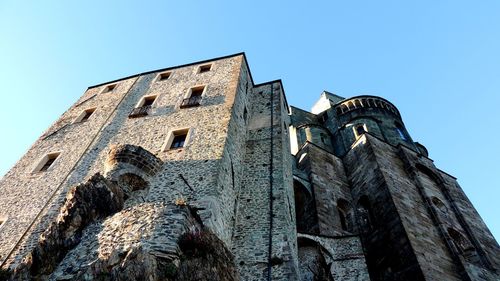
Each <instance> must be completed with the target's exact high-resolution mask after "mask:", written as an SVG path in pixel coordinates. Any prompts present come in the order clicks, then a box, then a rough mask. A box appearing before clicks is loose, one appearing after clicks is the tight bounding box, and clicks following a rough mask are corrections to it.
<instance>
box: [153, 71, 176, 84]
mask: <svg viewBox="0 0 500 281" xmlns="http://www.w3.org/2000/svg"><path fill="white" fill-rule="evenodd" d="M172 73H173V71H171V70H169V71H164V72H160V73H158V75H157V76H156V80H155V81H156V82H164V81H167V80H169V79H170V77H172ZM167 74H168V77H167V78H162V76H163V75H167Z"/></svg>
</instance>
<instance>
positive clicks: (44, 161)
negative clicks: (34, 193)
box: [32, 151, 62, 173]
mask: <svg viewBox="0 0 500 281" xmlns="http://www.w3.org/2000/svg"><path fill="white" fill-rule="evenodd" d="M61 154H62V151H54V152H50V153H46V154H45V155H43V156H42V157H41V158H40V159H39V160H38V162H37V164H36V166H35V167H34V168H33V171H32V173H43V172H48V171H49V170H50V169H51V168H52V167H54V165H55V164H56V162H57V159H59V156H61ZM54 156H55V157H54ZM51 157H54V158H51ZM51 159H54V161H53V162H52V163H51V164H50V165H49V166H48V167H47V169H44V170H42V169H43V167H45V165H46V164H47V162H49V161H50V160H51Z"/></svg>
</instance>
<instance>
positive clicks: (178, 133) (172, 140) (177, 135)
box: [163, 129, 189, 150]
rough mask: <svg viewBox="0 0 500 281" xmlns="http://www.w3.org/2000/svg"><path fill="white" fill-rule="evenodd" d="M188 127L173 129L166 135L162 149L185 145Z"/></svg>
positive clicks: (177, 147)
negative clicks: (165, 141) (166, 138)
mask: <svg viewBox="0 0 500 281" xmlns="http://www.w3.org/2000/svg"><path fill="white" fill-rule="evenodd" d="M188 136H189V129H180V130H175V131H172V132H171V133H170V135H169V136H168V141H167V143H166V145H165V148H164V149H163V150H172V149H180V148H183V147H185V146H186V143H187V140H188Z"/></svg>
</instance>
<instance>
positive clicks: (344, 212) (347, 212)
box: [337, 198, 352, 232]
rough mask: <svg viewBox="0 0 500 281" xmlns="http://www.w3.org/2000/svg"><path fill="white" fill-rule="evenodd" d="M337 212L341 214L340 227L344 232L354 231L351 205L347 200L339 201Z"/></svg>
mask: <svg viewBox="0 0 500 281" xmlns="http://www.w3.org/2000/svg"><path fill="white" fill-rule="evenodd" d="M337 212H338V214H339V219H340V227H341V228H342V230H344V231H349V232H351V231H352V221H351V212H352V208H351V204H349V202H348V201H347V200H345V199H342V198H340V199H338V200H337Z"/></svg>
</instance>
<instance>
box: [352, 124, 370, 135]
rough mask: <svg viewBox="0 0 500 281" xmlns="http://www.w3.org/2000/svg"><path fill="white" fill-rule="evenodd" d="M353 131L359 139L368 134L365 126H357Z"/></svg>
mask: <svg viewBox="0 0 500 281" xmlns="http://www.w3.org/2000/svg"><path fill="white" fill-rule="evenodd" d="M353 129H354V135H355V136H356V138H359V137H360V136H361V135H362V134H364V133H366V132H368V130H367V129H366V125H365V124H356V125H355V126H354V128H353Z"/></svg>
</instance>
